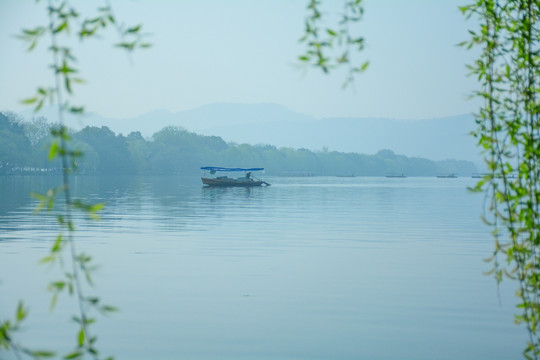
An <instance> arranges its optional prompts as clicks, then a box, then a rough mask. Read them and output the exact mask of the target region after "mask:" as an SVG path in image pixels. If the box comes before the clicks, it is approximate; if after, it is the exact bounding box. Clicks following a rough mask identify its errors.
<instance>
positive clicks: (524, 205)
mask: <svg viewBox="0 0 540 360" xmlns="http://www.w3.org/2000/svg"><path fill="white" fill-rule="evenodd" d="M461 10H462V11H463V13H464V14H465V15H466V16H467V17H471V16H473V17H475V18H477V19H478V20H479V28H478V29H475V30H474V31H471V39H470V40H469V41H466V42H463V43H462V45H463V46H466V47H468V48H473V47H478V48H480V49H481V54H480V56H479V57H478V58H477V59H476V61H475V62H474V64H472V65H470V66H469V68H470V70H471V73H472V74H473V75H475V76H476V77H478V80H479V83H480V89H479V90H478V91H476V92H475V96H476V97H478V98H481V99H483V101H484V105H483V106H482V107H481V108H480V110H479V112H478V114H476V123H477V125H478V127H477V129H476V131H474V132H473V134H474V136H475V137H476V138H477V139H478V144H479V146H480V147H481V148H482V149H483V152H484V158H485V162H486V164H487V166H488V169H489V174H488V175H486V176H485V177H484V178H483V179H482V180H481V181H480V182H479V183H478V184H477V186H476V188H475V189H476V190H477V191H484V192H485V193H486V194H488V195H489V197H490V199H491V203H490V207H489V210H490V212H489V213H490V217H487V218H486V219H485V220H486V222H487V223H488V224H489V225H491V226H492V227H493V236H494V239H495V250H494V253H493V256H492V257H491V258H490V261H491V262H492V264H493V269H492V271H491V273H493V274H494V275H495V277H496V279H497V281H501V280H502V279H503V277H505V276H506V277H508V278H510V279H514V280H517V282H518V284H519V290H518V292H517V295H518V297H519V299H520V303H519V305H518V308H519V309H520V310H521V313H520V314H519V315H516V322H517V323H523V324H525V326H526V328H527V330H528V333H529V339H528V344H527V347H526V348H525V351H524V355H525V357H526V358H529V359H538V357H539V356H540V331H539V325H540V324H539V321H540V299H539V296H540V246H539V245H540V216H539V214H540V213H539V210H540V209H539V206H540V204H539V203H540V102H539V94H540V86H539V84H540V3H539V2H538V1H537V0H506V1H493V0H478V1H474V2H473V3H471V4H470V5H467V6H463V7H462V8H461ZM501 257H502V258H503V260H502V261H501V259H500V258H501Z"/></svg>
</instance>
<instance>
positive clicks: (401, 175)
mask: <svg viewBox="0 0 540 360" xmlns="http://www.w3.org/2000/svg"><path fill="white" fill-rule="evenodd" d="M386 177H387V178H406V177H407V175H405V174H404V173H394V174H387V175H386Z"/></svg>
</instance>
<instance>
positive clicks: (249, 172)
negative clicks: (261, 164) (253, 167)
mask: <svg viewBox="0 0 540 360" xmlns="http://www.w3.org/2000/svg"><path fill="white" fill-rule="evenodd" d="M246 178H247V179H250V180H251V171H248V172H247V174H246Z"/></svg>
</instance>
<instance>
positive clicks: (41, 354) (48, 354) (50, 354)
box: [30, 350, 56, 358]
mask: <svg viewBox="0 0 540 360" xmlns="http://www.w3.org/2000/svg"><path fill="white" fill-rule="evenodd" d="M30 353H31V354H32V356H33V357H36V358H48V357H55V356H56V353H55V352H53V351H46V350H37V351H32V352H30Z"/></svg>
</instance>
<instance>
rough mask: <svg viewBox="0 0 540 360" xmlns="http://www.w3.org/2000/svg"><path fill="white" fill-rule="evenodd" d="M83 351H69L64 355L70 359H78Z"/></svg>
mask: <svg viewBox="0 0 540 360" xmlns="http://www.w3.org/2000/svg"><path fill="white" fill-rule="evenodd" d="M82 355H83V354H82V352H81V351H80V350H76V351H74V352H72V353H69V354H67V355H66V356H64V359H66V360H68V359H77V358H81V357H82Z"/></svg>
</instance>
